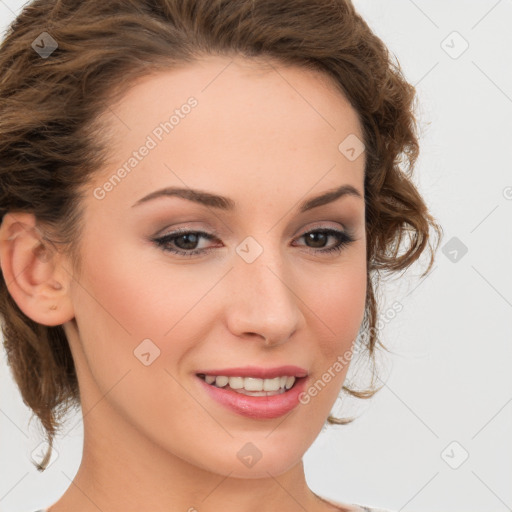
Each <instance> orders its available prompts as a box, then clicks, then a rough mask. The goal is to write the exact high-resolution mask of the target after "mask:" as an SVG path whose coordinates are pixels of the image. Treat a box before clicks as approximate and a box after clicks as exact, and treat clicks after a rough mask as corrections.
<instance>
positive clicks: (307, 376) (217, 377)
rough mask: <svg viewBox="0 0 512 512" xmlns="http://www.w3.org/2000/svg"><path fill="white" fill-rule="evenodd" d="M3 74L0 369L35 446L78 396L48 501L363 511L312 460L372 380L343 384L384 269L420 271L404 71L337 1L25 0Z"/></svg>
mask: <svg viewBox="0 0 512 512" xmlns="http://www.w3.org/2000/svg"><path fill="white" fill-rule="evenodd" d="M0 70H1V75H2V77H3V78H2V81H1V82H0V112H1V116H0V117H1V121H0V135H1V137H0V140H1V141H2V142H1V146H0V147H1V149H0V158H1V161H2V167H1V179H0V190H1V192H0V197H1V203H0V209H1V215H2V225H1V228H0V261H1V268H2V275H3V279H2V282H1V285H2V286H1V294H0V304H1V310H0V311H1V314H2V317H3V332H4V338H5V342H4V345H5V348H6V352H7V356H8V362H9V364H10V366H11V368H12V372H13V375H14V377H15V379H16V382H17V384H18V386H19V388H20V391H21V393H22V396H23V399H24V401H25V403H26V404H27V405H28V406H29V407H31V408H32V410H33V411H34V413H35V414H36V415H37V417H38V418H39V419H40V420H41V422H42V424H43V426H44V428H45V429H46V432H47V434H48V443H49V445H50V449H51V444H52V441H53V438H54V436H55V434H56V432H57V431H58V427H59V424H60V421H61V418H62V417H63V415H64V414H65V412H66V411H67V410H68V409H69V408H70V407H72V406H80V407H81V409H82V411H83V422H84V446H83V456H82V461H81V465H80V468H79V470H78V473H77V474H76V476H75V478H74V480H73V483H72V485H70V486H69V488H68V489H67V491H66V492H65V493H64V495H63V496H62V497H61V498H60V499H59V500H58V501H57V502H56V503H54V504H53V505H51V506H50V507H49V508H47V509H45V510H46V512H64V511H68V510H73V511H75V512H88V511H92V510H95V511H96V510H98V509H100V510H103V511H105V512H106V511H109V512H110V511H112V512H117V511H121V510H122V511H132V510H133V511H140V510H151V511H153V512H159V511H164V510H166V511H167V510H190V511H192V510H202V511H203V510H204V511H210V510H212V511H213V510H219V509H222V510H228V511H229V510H230V509H233V510H235V509H236V510H258V511H270V510H272V511H273V510H290V511H291V510H308V511H310V512H320V511H322V512H323V511H327V510H344V511H361V510H373V511H376V510H379V509H375V508H371V507H365V506H362V505H356V504H342V503H334V502H330V501H329V500H326V499H324V498H322V497H320V496H318V495H316V494H315V493H314V492H313V491H311V490H310V489H309V488H308V486H307V483H306V481H305V477H304V467H303V464H302V457H303V454H304V453H305V451H306V450H307V449H308V447H309V446H310V445H311V444H312V443H313V441H314V440H315V438H316V437H317V435H318V434H319V432H320V430H321V428H322V426H323V425H324V423H325V421H326V420H327V421H328V422H329V423H332V424H345V423H348V422H349V421H351V420H350V419H338V418H334V417H332V416H331V415H330V411H331V408H332V406H333V404H334V402H335V400H336V398H337V396H338V394H339V393H340V391H341V390H343V391H344V392H347V393H349V394H351V395H353V396H356V397H360V398H369V397H371V396H372V395H373V394H374V393H375V392H376V391H377V390H376V389H375V388H371V389H368V390H355V389H351V388H350V387H348V386H345V385H344V380H345V376H346V373H347V370H348V368H349V364H350V360H351V356H352V354H353V353H354V351H355V350H363V351H364V352H365V354H366V357H368V358H369V359H370V360H372V359H373V358H374V357H375V350H376V344H377V343H378V342H379V341H378V331H377V328H376V320H377V311H378V308H377V304H376V300H375V295H374V291H375V286H376V284H377V282H378V277H379V273H380V272H382V271H388V272H396V271H400V270H403V269H405V268H407V267H408V266H410V265H411V264H412V263H413V262H415V261H416V260H417V259H418V258H419V256H420V255H421V254H422V253H423V252H424V251H425V250H427V249H429V251H430V254H431V258H430V265H429V266H428V268H427V271H428V270H429V269H430V267H431V265H432V258H433V254H434V250H435V249H434V248H433V246H432V244H431V236H432V234H431V230H433V231H434V233H435V234H437V235H439V234H440V228H439V226H438V225H437V224H436V222H435V220H434V219H433V218H432V217H431V215H430V214H429V212H428V209H427V207H426V205H425V203H424V201H423V199H422V198H421V196H420V195H419V193H418V191H417V190H416V188H415V187H414V185H413V183H412V181H411V179H410V172H411V171H412V168H413V166H414V163H415V161H416V158H417V156H418V142H417V138H416V134H415V122H414V121H415V120H414V114H413V110H412V105H413V101H414V97H415V92H414V88H413V87H412V86H411V85H410V84H408V83H407V82H406V81H405V79H404V78H403V76H402V74H401V72H400V69H399V67H397V66H395V65H394V64H393V63H392V62H391V60H390V59H389V56H388V52H387V50H386V47H385V46H384V44H383V43H382V42H381V41H380V40H379V39H378V38H377V37H376V36H375V35H374V34H373V33H372V32H371V30H370V29H369V27H368V26H367V24H366V23H365V22H364V21H363V20H362V18H361V17H360V16H359V15H358V14H357V13H356V12H355V10H354V7H353V6H352V5H351V3H350V2H348V1H342V0H338V1H335V2H333V1H327V0H322V1H317V2H309V1H304V0H293V1H287V2H281V1H264V2H263V1H257V0H256V1H248V0H229V1H228V0H181V1H177V0H158V1H157V0H153V1H149V0H129V1H126V0H125V1H118V0H113V1H109V2H104V1H101V2H100V1H98V0H88V1H83V2H71V1H58V0H55V1H47V0H45V1H34V2H32V3H31V4H29V5H28V6H26V7H25V9H24V10H23V12H22V13H21V15H20V16H18V18H17V19H16V21H15V22H14V24H13V25H12V27H11V31H10V33H9V34H8V35H7V37H6V39H5V41H4V43H3V45H2V47H1V49H0ZM404 157H405V159H406V160H407V162H408V168H407V169H403V168H402V167H401V165H400V164H401V163H403V161H404ZM46 455H47V456H46V458H45V459H44V460H43V461H42V462H41V464H40V465H39V468H40V469H41V470H44V468H45V467H46V466H47V464H48V461H49V457H50V451H49V452H48V453H47V454H46Z"/></svg>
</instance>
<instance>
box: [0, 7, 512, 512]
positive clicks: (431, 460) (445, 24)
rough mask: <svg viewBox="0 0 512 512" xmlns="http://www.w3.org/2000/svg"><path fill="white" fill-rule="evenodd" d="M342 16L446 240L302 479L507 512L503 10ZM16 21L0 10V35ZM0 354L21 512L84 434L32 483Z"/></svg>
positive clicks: (405, 284) (509, 343)
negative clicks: (409, 110) (368, 48)
mask: <svg viewBox="0 0 512 512" xmlns="http://www.w3.org/2000/svg"><path fill="white" fill-rule="evenodd" d="M354 4H355V6H356V8H357V9H358V10H359V12H360V13H361V15H362V16H363V17H364V18H365V19H366V20H367V22H368V24H369V25H370V27H371V28H372V29H373V30H374V31H375V33H376V34H377V35H378V36H379V37H381V38H382V40H383V41H384V42H385V43H386V44H387V46H388V48H389V49H390V50H391V52H392V53H394V54H395V55H396V57H397V59H398V61H399V62H400V65H401V66H402V69H403V71H404V74H405V76H406V78H407V79H408V80H409V81H410V82H411V83H412V84H413V85H415V86H416V88H417V92H418V100H419V109H418V118H419V124H420V128H421V140H420V143H421V156H420V159H419V161H418V164H417V167H416V178H415V180H416V183H417V185H418V186H419V188H420V191H421V192H422V193H423V194H424V196H425V198H426V200H427V203H428V204H429V206H430V208H431V211H432V212H433V214H434V215H435V216H436V217H437V219H438V220H439V222H440V223H441V224H442V226H443V228H444V231H445V235H444V239H443V242H442V248H441V249H440V250H439V252H438V255H437V261H436V263H435V266H434V270H433V272H432V273H431V274H430V275H429V276H428V277H427V278H426V279H424V280H420V279H419V278H418V276H419V274H420V268H419V267H417V268H413V269H411V271H409V272H408V273H407V274H406V275H405V276H404V277H402V278H401V279H400V280H399V281H396V282H392V283H390V284H389V285H388V286H387V287H386V288H385V289H383V300H384V309H383V311H385V310H386V307H391V305H392V304H393V302H394V301H399V302H400V304H402V306H403V308H402V311H401V312H400V313H399V314H397V315H396V316H395V317H394V318H392V319H389V318H388V317H385V318H386V319H385V320H383V322H384V323H385V328H384V331H383V340H384V343H385V344H386V346H388V347H389V348H390V349H391V350H393V351H394V354H391V355H385V356H382V357H380V358H379V361H381V365H382V368H383V370H382V375H383V378H384V380H385V381H386V385H385V387H384V388H383V389H382V390H381V391H380V392H379V393H378V394H377V395H376V396H375V397H374V398H373V399H372V400H370V401H366V402H363V401H360V402H357V401H354V402H353V403H352V402H349V401H347V402H344V403H343V407H342V408H339V407H336V408H335V409H334V410H333V412H334V413H335V414H336V413H345V414H347V413H351V412H354V411H355V412H356V413H357V414H358V415H359V416H360V417H359V418H358V419H357V420H356V421H355V422H354V423H352V424H351V425H349V426H345V427H335V426H333V427H327V428H325V430H324V431H323V433H322V434H321V435H320V436H319V437H318V439H317V441H316V442H315V443H314V444H313V446H312V447H311V448H310V450H309V451H308V452H307V454H306V456H305V458H304V464H305V467H306V476H307V479H308V482H309V484H310V486H311V488H312V489H313V490H314V491H315V492H316V493H318V494H320V495H322V496H325V497H330V498H333V499H336V500H339V501H343V502H347V503H359V504H366V505H373V506H380V507H386V508H389V509H392V510H397V511H402V510H403V511H413V512H414V511H416V512H435V511H441V510H442V511H444V512H455V511H464V512H477V511H478V512H480V511H483V510H485V511H487V512H502V511H506V510H512V487H511V485H510V482H512V436H511V435H510V433H511V432H512V430H511V426H512V372H511V371H510V363H511V362H512V357H511V356H512V336H511V334H512V277H511V273H510V264H511V262H512V167H511V164H510V156H511V152H510V148H511V146H512V122H511V120H510V119H511V116H512V65H511V62H512V32H511V31H510V26H511V23H512V1H511V0H500V1H496V0H481V1H476V0H473V1H462V0H459V1H454V0H451V1H446V0H445V1H441V0H435V1H434V0H430V1H426V0H416V1H412V0H387V1H386V2H382V1H378V0H355V2H354ZM21 6H22V2H19V1H15V0H0V20H1V22H0V30H2V31H3V30H4V29H5V28H6V26H7V24H8V23H10V22H11V21H12V20H13V19H14V17H15V16H16V14H17V13H18V12H19V11H20V9H21ZM466 47H467V48H466ZM466 250H467V252H465V251H466ZM386 304H387V306H386ZM1 353H2V359H1V362H0V432H1V435H0V511H2V512H31V511H32V510H35V509H37V508H40V507H44V506H48V505H50V504H51V503H53V502H54V501H56V500H57V499H58V498H59V497H60V496H61V495H62V494H63V493H64V491H65V490H66V488H67V487H68V486H69V485H70V482H71V480H72V478H73V476H74V474H75V473H76V471H77V469H78V466H79V463H80V456H81V448H82V432H83V431H82V429H81V423H80V416H79V415H75V416H71V417H70V419H69V421H68V423H67V424H66V426H65V428H64V432H66V435H64V436H61V437H60V438H59V439H57V446H56V449H57V452H58V456H57V457H56V458H55V460H54V462H53V463H52V465H51V466H50V467H49V468H48V469H47V471H45V472H44V473H42V474H41V473H39V472H37V471H36V470H35V468H34V466H33V465H32V463H31V462H30V460H29V458H30V456H31V453H32V451H33V450H35V449H36V450H37V447H38V445H39V444H40V443H41V440H42V437H41V431H40V430H39V429H38V426H37V425H38V424H37V421H36V420H34V421H33V422H32V423H31V425H30V427H29V425H28V420H29V418H30V411H29V410H28V409H27V408H26V407H25V406H24V405H23V403H22V401H21V398H20V395H19V392H18V390H17V388H16V386H15V385H14V383H13V381H12V379H11V376H10V373H9V369H8V367H7V366H6V364H5V354H4V351H3V350H2V351H1ZM351 370H352V368H351ZM348 378H351V373H349V376H348Z"/></svg>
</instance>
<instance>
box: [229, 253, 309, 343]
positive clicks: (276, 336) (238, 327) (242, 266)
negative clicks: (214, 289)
mask: <svg viewBox="0 0 512 512" xmlns="http://www.w3.org/2000/svg"><path fill="white" fill-rule="evenodd" d="M278 252H279V251H277V250H276V251H273V252H272V254H270V251H269V250H266V251H263V253H262V254H261V255H260V256H259V257H258V258H257V259H256V260H255V261H253V262H252V263H247V262H246V261H244V260H243V259H242V258H239V257H238V256H237V257H236V258H235V263H234V268H233V270H232V271H231V272H230V273H229V277H228V279H227V281H228V282H227V283H226V286H227V287H228V289H227V290H226V291H227V297H228V299H227V301H228V302H227V304H226V309H225V313H226V317H227V324H228V327H229V329H230V331H231V332H232V333H233V334H234V335H235V336H238V337H252V336H260V337H261V338H262V339H264V340H265V345H268V346H271V345H279V344H282V343H285V342H286V341H287V340H289V339H290V338H291V336H292V335H293V333H294V332H295V331H296V330H297V329H298V328H299V327H300V325H301V323H302V322H303V321H304V317H303V314H302V311H301V309H300V304H302V302H301V301H300V298H299V297H298V296H297V295H296V293H295V292H294V290H293V276H292V275H291V270H290V269H288V268H285V266H284V265H283V263H282V259H281V258H280V257H279V256H278ZM274 255H275V256H274Z"/></svg>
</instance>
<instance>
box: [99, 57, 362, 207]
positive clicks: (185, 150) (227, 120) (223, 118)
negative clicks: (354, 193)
mask: <svg viewBox="0 0 512 512" xmlns="http://www.w3.org/2000/svg"><path fill="white" fill-rule="evenodd" d="M191 105H193V106H191ZM105 122H106V124H107V125H108V126H109V129H110V138H111V144H110V145H109V157H110V164H109V165H108V169H106V172H105V173H104V174H103V176H102V178H103V179H104V178H105V177H108V176H110V175H111V174H112V171H113V170H115V169H116V168H117V167H119V166H120V165H121V164H123V163H126V162H128V161H129V160H130V158H131V159H134V158H137V157H135V156H134V152H137V150H138V149H139V148H142V147H143V146H145V145H146V146H151V150H150V151H144V152H145V153H146V155H145V156H144V157H143V159H140V160H139V161H137V162H132V163H136V166H134V167H133V171H134V170H135V167H136V170H137V172H132V170H130V171H129V172H130V177H129V181H130V183H131V184H132V185H131V187H124V188H125V192H126V193H129V189H130V188H131V189H137V190H136V192H137V193H138V195H139V196H140V190H138V189H139V186H138V185H137V183H140V180H145V181H148V180H149V181H151V180H153V178H154V181H155V184H156V182H159V183H160V182H161V181H162V180H164V179H165V180H167V181H169V184H175V185H181V186H183V185H184V184H185V185H187V184H189V185H190V186H193V185H195V186H197V188H209V189H214V188H215V184H216V183H224V184H233V182H234V180H236V181H237V182H239V181H240V180H241V179H242V178H243V181H244V182H245V183H247V185H248V186H249V187H252V186H253V185H254V184H255V183H256V182H258V184H259V185H258V186H261V184H262V182H263V183H267V184H269V183H273V184H274V185H276V186H278V187H280V188H282V189H284V188H286V189H288V190H292V188H293V184H292V183H290V178H291V177H292V176H293V177H294V179H296V178H297V176H302V179H303V180H305V181H306V182H308V181H309V182H312V180H314V181H318V180H319V179H320V178H321V177H322V175H324V174H326V173H329V174H330V176H329V179H331V182H330V183H327V182H326V186H328V185H339V184H340V180H342V179H345V178H347V179H348V180H349V181H348V182H349V183H352V184H354V185H356V184H359V185H362V181H363V174H364V170H363V168H364V155H362V156H361V157H360V158H358V159H357V160H355V161H351V160H349V159H347V158H346V157H345V156H344V154H343V153H342V152H341V151H340V148H339V146H340V143H342V141H344V140H346V139H347V137H354V136H355V137H357V139H358V140H361V141H362V139H363V134H362V131H361V126H360V123H359V119H358V115H357V112H356V111H355V110H354V109H353V108H352V107H351V105H350V103H349V102H348V100H347V99H346V98H345V97H344V96H343V94H342V93H341V92H340V90H339V89H338V88H337V86H336V85H335V83H334V82H333V80H332V79H331V78H330V77H329V76H327V75H326V74H324V73H322V72H320V71H317V70H310V69H305V68H302V67H297V66H290V65H286V66H285V65H282V64H280V63H277V62H275V61H270V60H261V59H246V58H241V57H233V58H228V57H208V58H202V59H200V60H198V61H196V62H193V63H187V64H186V65H181V66H179V67H176V68H173V69H168V70H162V71H159V72H157V73H154V74H151V75H147V76H144V77H141V78H140V79H137V80H136V81H134V82H133V83H132V84H130V86H129V88H128V89H127V92H126V94H125V95H124V96H123V97H122V98H121V100H120V101H119V102H118V103H116V104H115V105H112V106H111V108H110V109H108V110H107V112H106V116H105ZM150 141H151V142H150ZM330 169H334V170H333V172H329V171H330ZM180 178H181V180H180ZM180 181H181V182H180ZM299 181H300V180H299ZM185 182H186V183H185ZM311 184H312V183H311ZM290 187H291V188H290ZM301 187H303V184H300V185H299V188H301ZM324 188H325V187H324ZM298 192H300V190H298ZM133 197H134V196H133V194H132V198H133Z"/></svg>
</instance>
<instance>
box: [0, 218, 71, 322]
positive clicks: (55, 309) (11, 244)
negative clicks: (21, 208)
mask: <svg viewBox="0 0 512 512" xmlns="http://www.w3.org/2000/svg"><path fill="white" fill-rule="evenodd" d="M0 266H1V268H2V274H3V277H4V280H5V282H6V285H7V289H8V290H9V293H10V294H11V296H12V298H13V299H14V301H15V302H16V304H17V305H18V307H19V308H20V309H21V311H23V313H25V315H27V316H28V317H29V318H30V319H32V320H33V321H34V322H37V323H39V324H42V325H48V326H54V325H60V324H63V323H65V322H67V321H68V320H71V319H72V318H74V310H73V304H72V301H71V297H70V296H69V291H70V286H69V285H70V282H71V279H72V272H71V270H69V271H68V269H67V268H65V267H64V258H63V257H61V254H60V253H59V252H57V251H56V249H55V248H54V247H53V246H52V244H51V243H49V242H48V241H47V240H45V239H44V233H43V232H42V231H41V229H40V228H39V227H38V223H37V221H36V218H35V216H34V215H33V214H31V213H26V212H16V213H15V212H9V213H6V214H5V215H4V218H3V220H2V224H1V226H0Z"/></svg>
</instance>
